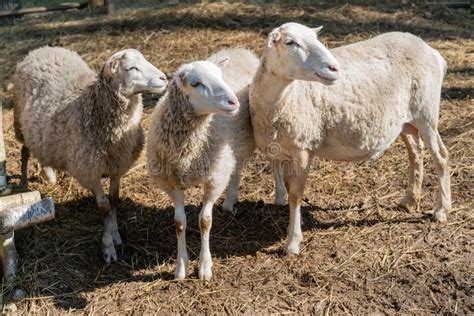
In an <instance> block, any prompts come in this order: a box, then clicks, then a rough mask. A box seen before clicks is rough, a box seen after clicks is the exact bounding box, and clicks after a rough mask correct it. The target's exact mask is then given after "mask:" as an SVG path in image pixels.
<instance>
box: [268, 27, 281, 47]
mask: <svg viewBox="0 0 474 316" xmlns="http://www.w3.org/2000/svg"><path fill="white" fill-rule="evenodd" d="M280 38H281V33H280V31H279V30H273V31H272V32H271V33H270V34H269V35H268V47H272V46H273V44H275V43H276V42H278V41H279V40H280Z"/></svg>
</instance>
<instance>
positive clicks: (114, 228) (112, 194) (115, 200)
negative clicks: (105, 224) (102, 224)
mask: <svg viewBox="0 0 474 316" xmlns="http://www.w3.org/2000/svg"><path fill="white" fill-rule="evenodd" d="M119 194H120V177H119V176H112V177H110V190H109V199H110V214H109V216H108V217H109V220H110V224H111V225H110V228H111V231H110V233H111V234H112V239H113V241H114V244H115V245H121V244H122V238H121V237H120V234H119V231H118V224H117V209H118V204H119Z"/></svg>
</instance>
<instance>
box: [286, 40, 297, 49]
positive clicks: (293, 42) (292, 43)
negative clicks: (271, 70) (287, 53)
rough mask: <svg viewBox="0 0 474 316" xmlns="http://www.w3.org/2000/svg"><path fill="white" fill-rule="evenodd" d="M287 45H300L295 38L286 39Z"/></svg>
mask: <svg viewBox="0 0 474 316" xmlns="http://www.w3.org/2000/svg"><path fill="white" fill-rule="evenodd" d="M285 45H287V46H291V45H295V46H296V47H299V46H300V45H298V44H297V43H296V42H295V41H293V40H286V41H285Z"/></svg>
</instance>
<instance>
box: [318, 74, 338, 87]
mask: <svg viewBox="0 0 474 316" xmlns="http://www.w3.org/2000/svg"><path fill="white" fill-rule="evenodd" d="M316 76H318V77H319V79H322V81H323V82H324V84H327V85H333V84H335V83H336V81H337V80H339V78H337V77H336V78H331V77H326V76H324V75H321V74H319V73H316Z"/></svg>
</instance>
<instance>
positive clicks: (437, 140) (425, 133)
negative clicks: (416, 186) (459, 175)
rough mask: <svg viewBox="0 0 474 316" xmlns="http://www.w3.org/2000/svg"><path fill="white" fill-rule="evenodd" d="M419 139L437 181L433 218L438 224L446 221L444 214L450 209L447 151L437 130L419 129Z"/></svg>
mask: <svg viewBox="0 0 474 316" xmlns="http://www.w3.org/2000/svg"><path fill="white" fill-rule="evenodd" d="M420 133H421V137H422V138H423V141H424V143H425V144H426V147H427V148H428V150H429V152H430V154H431V156H432V157H433V162H434V164H435V168H436V173H437V174H438V180H439V195H438V205H437V206H436V209H435V210H434V217H435V219H436V220H437V221H439V222H445V221H446V212H447V211H449V210H450V209H451V183H450V182H451V180H450V175H449V165H448V156H449V154H448V150H447V149H446V147H445V146H444V144H443V142H442V140H441V137H440V135H439V133H438V130H437V129H435V128H433V127H431V126H423V128H420Z"/></svg>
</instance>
